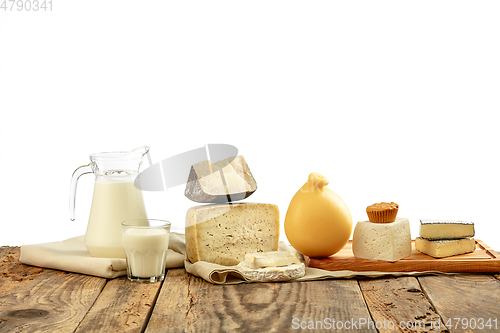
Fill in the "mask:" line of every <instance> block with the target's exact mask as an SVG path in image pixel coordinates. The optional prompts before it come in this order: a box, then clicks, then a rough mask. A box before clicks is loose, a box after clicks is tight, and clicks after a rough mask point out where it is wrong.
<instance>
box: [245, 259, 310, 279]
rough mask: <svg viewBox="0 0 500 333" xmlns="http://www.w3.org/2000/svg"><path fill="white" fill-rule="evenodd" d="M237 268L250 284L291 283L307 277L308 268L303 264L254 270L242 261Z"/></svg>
mask: <svg viewBox="0 0 500 333" xmlns="http://www.w3.org/2000/svg"><path fill="white" fill-rule="evenodd" d="M237 268H238V272H240V274H241V275H242V276H243V277H244V278H245V279H246V280H247V281H250V282H276V281H289V280H293V279H298V278H300V277H303V276H304V275H306V268H305V265H304V264H303V263H300V264H292V265H288V266H282V267H264V268H252V267H250V266H248V263H247V262H245V261H242V262H241V263H239V264H238V266H237Z"/></svg>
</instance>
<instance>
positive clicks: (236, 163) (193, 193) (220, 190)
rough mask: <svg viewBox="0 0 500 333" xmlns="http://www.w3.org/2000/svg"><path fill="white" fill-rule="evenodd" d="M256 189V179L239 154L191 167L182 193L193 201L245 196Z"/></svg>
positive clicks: (213, 201)
mask: <svg viewBox="0 0 500 333" xmlns="http://www.w3.org/2000/svg"><path fill="white" fill-rule="evenodd" d="M256 190H257V183H256V182H255V179H254V178H253V176H252V173H251V172H250V168H249V167H248V165H247V163H246V161H245V158H244V157H243V156H241V155H238V156H236V157H231V158H228V159H225V160H221V161H218V162H216V163H211V162H210V160H207V161H203V162H199V163H196V164H194V165H193V166H192V167H191V171H190V174H189V178H188V181H187V183H186V190H185V191H184V195H185V196H186V197H187V198H188V199H190V200H192V201H195V202H202V203H225V202H232V201H238V200H242V199H245V198H247V197H249V196H250V195H251V194H252V193H253V192H255V191H256Z"/></svg>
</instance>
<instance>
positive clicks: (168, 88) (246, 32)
mask: <svg viewBox="0 0 500 333" xmlns="http://www.w3.org/2000/svg"><path fill="white" fill-rule="evenodd" d="M498 17H500V2H498V1H412V2H407V1H349V2H337V1H309V2H307V1H292V0H287V1H269V0H266V1H246V2H241V1H134V2H131V1H123V0H121V1H110V0H108V1H94V0H88V1H75V0H53V10H52V12H40V11H39V12H33V11H32V12H25V11H24V12H17V11H16V10H14V11H12V12H10V11H7V12H5V11H3V10H1V11H0V175H1V176H2V182H1V184H0V195H1V197H0V199H1V200H0V223H1V230H0V245H23V244H29V243H40V242H49V241H57V240H63V239H66V238H70V237H73V236H77V235H81V234H84V233H85V228H86V224H87V219H88V214H89V210H90V203H91V198H92V187H93V177H92V176H91V175H86V176H83V177H82V178H80V183H79V188H78V195H77V207H76V209H77V219H76V221H74V222H71V221H70V220H69V212H68V202H69V198H68V196H69V184H70V178H71V174H72V172H73V170H74V169H76V168H77V167H78V166H80V165H82V164H86V163H88V155H89V154H91V153H95V152H100V151H113V150H130V149H133V148H135V147H137V146H139V145H143V144H146V145H149V146H150V147H151V156H152V158H153V162H159V161H161V160H163V159H165V158H167V157H170V156H172V155H175V154H179V153H182V152H184V151H186V150H190V149H194V148H198V147H201V146H203V145H204V144H206V143H228V144H232V145H235V146H237V147H238V148H239V152H240V153H241V154H242V155H244V156H245V158H246V160H247V162H248V163H249V165H250V168H251V170H252V172H253V174H254V176H255V178H256V180H257V183H258V186H259V188H258V190H257V192H256V193H255V194H254V195H253V196H252V197H250V198H249V199H247V201H252V202H269V203H274V204H277V205H278V207H279V209H280V212H281V222H282V223H283V221H284V217H285V213H286V210H287V207H288V204H289V202H290V200H291V198H292V196H293V195H294V193H295V192H296V191H297V190H298V189H299V188H300V186H302V184H303V183H304V182H305V181H306V180H307V176H308V174H309V173H310V172H313V171H315V172H319V173H322V174H324V175H325V176H327V177H328V178H329V179H330V184H329V185H328V187H329V188H330V189H332V190H333V191H335V192H336V193H337V194H339V195H340V196H341V197H342V198H343V199H344V201H345V202H346V203H347V205H348V206H349V208H350V210H351V213H352V216H353V220H354V222H357V221H360V220H365V219H366V214H365V208H366V206H368V205H370V204H372V203H375V202H380V201H395V202H397V203H399V205H400V211H399V215H398V216H401V217H408V218H410V222H411V227H412V236H413V237H416V236H418V220H419V219H421V218H443V219H463V220H470V221H473V222H475V224H476V235H477V238H478V239H482V240H483V241H485V242H486V243H487V244H489V245H490V246H492V247H493V248H494V249H497V250H500V241H499V240H498V238H497V237H498V233H499V231H500V227H499V226H500V221H499V214H498V207H499V202H500V194H499V191H498V189H499V187H500V176H499V163H498V153H499V152H498V146H499V142H500V134H499V131H498V118H497V117H496V114H498V111H499V110H500V98H499V93H500V80H499V78H500V61H499V59H500V43H499V41H500V20H499V19H498ZM183 191H184V187H183V186H178V187H176V188H173V189H170V190H168V191H166V192H148V193H146V194H145V201H146V206H147V210H148V214H149V216H150V217H154V218H162V219H167V220H170V221H172V222H173V223H174V226H175V227H176V228H182V226H183V223H184V216H185V212H186V209H187V208H189V207H190V206H193V205H194V203H192V202H190V201H189V200H188V199H186V198H185V197H184V196H183ZM282 237H283V238H284V237H285V235H284V233H283V234H282Z"/></svg>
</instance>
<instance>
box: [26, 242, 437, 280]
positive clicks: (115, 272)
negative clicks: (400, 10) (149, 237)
mask: <svg viewBox="0 0 500 333" xmlns="http://www.w3.org/2000/svg"><path fill="white" fill-rule="evenodd" d="M83 237H84V236H79V237H74V238H70V239H68V240H65V241H61V242H53V243H44V244H35V245H23V246H21V257H20V259H19V260H20V261H21V262H22V263H25V264H29V265H34V266H40V267H45V268H53V269H59V270H63V271H70V272H75V273H81V274H88V275H94V276H99V277H104V278H115V277H118V276H122V275H126V274H127V266H126V263H125V259H118V258H95V257H92V256H91V255H90V253H89V252H88V251H87V248H86V247H85V245H84V243H83ZM279 249H280V250H283V251H286V250H293V247H291V246H290V245H288V244H286V243H284V242H280V248H279ZM185 254H186V245H185V241H184V235H183V234H177V233H171V234H170V243H169V250H168V253H167V265H166V267H167V268H176V267H185V268H186V271H187V272H188V273H190V274H193V275H196V276H199V277H201V278H203V279H204V280H206V281H208V282H211V283H213V284H238V283H245V282H253V281H249V280H246V279H245V278H244V277H243V275H242V274H240V273H239V271H238V267H237V266H222V265H217V264H212V263H209V262H204V261H199V262H196V263H194V264H192V263H190V262H189V261H188V260H187V259H186V256H185ZM435 273H439V272H435V271H429V272H354V271H334V272H331V271H325V270H322V269H317V268H309V267H306V275H305V276H303V277H301V278H298V279H296V280H293V281H310V280H325V279H331V278H352V277H355V276H367V277H379V276H384V275H392V276H401V275H413V276H415V275H424V274H435ZM440 274H443V273H440Z"/></svg>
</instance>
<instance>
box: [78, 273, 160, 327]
mask: <svg viewBox="0 0 500 333" xmlns="http://www.w3.org/2000/svg"><path fill="white" fill-rule="evenodd" d="M160 287H161V283H136V282H131V281H129V280H128V279H127V277H121V278H116V279H113V280H110V281H108V283H107V284H106V286H105V287H104V289H103V290H102V292H101V294H100V295H99V297H98V298H97V300H96V302H95V303H94V305H93V306H92V308H91V309H90V311H89V313H88V314H87V316H85V318H84V319H83V321H82V322H81V324H80V326H79V327H78V329H77V330H76V332H77V333H78V332H106V333H107V332H140V331H141V329H142V328H143V327H145V326H146V323H147V320H148V319H149V316H150V311H152V309H153V306H154V302H155V299H156V296H157V294H158V292H159V290H160Z"/></svg>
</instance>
